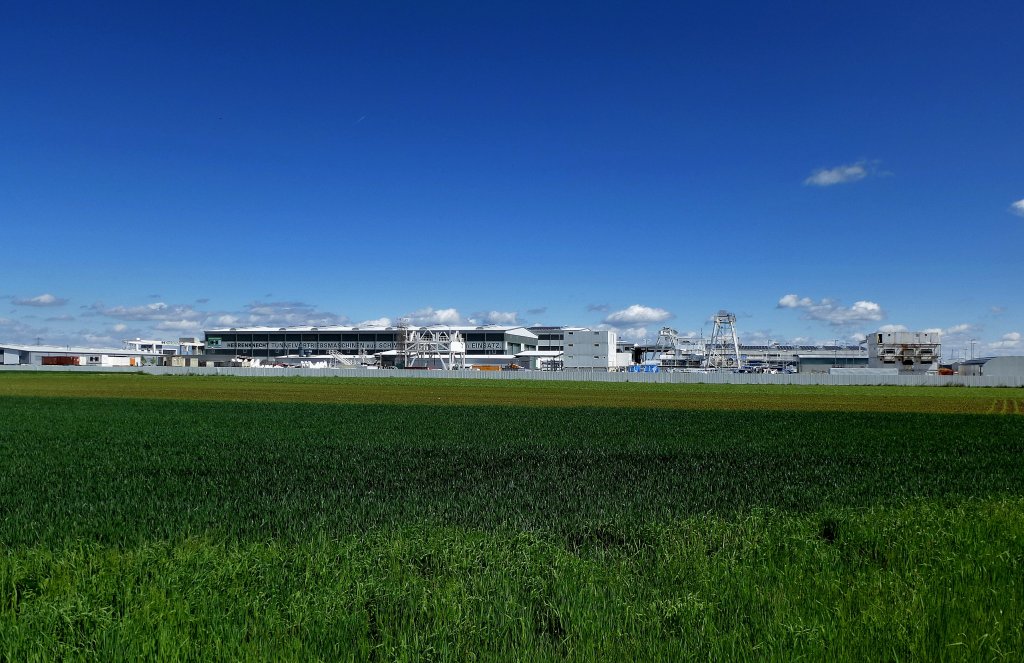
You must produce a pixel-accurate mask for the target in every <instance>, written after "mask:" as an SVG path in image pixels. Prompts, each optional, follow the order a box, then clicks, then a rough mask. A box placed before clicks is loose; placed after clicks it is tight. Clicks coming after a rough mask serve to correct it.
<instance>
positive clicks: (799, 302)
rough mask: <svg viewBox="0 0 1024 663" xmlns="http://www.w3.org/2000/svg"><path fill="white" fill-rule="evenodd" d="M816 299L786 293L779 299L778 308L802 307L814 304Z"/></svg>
mask: <svg viewBox="0 0 1024 663" xmlns="http://www.w3.org/2000/svg"><path fill="white" fill-rule="evenodd" d="M813 304H814V301H812V300H811V298H810V297H797V296H796V295H785V296H784V297H783V298H782V299H780V300H779V303H778V304H777V305H776V308H801V307H808V306H812V305H813Z"/></svg>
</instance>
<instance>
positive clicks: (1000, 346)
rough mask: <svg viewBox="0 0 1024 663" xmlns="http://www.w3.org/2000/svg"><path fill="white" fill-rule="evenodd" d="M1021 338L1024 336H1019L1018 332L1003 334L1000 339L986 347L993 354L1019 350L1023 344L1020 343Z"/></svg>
mask: <svg viewBox="0 0 1024 663" xmlns="http://www.w3.org/2000/svg"><path fill="white" fill-rule="evenodd" d="M1022 338H1024V336H1021V333H1020V332H1009V333H1008V334H1003V336H1002V338H1001V339H999V340H998V341H995V342H993V343H989V345H988V347H989V349H990V350H992V351H993V352H1001V351H1005V350H1019V349H1020V348H1022V347H1024V343H1022V342H1021V339H1022Z"/></svg>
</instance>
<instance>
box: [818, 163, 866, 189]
mask: <svg viewBox="0 0 1024 663" xmlns="http://www.w3.org/2000/svg"><path fill="white" fill-rule="evenodd" d="M872 166H873V164H872V163H869V162H867V161H863V160H862V161H858V162H856V163H848V164H843V165H840V166H835V167H833V168H819V169H818V170H816V171H814V172H813V173H811V174H810V176H808V177H807V179H805V180H804V186H833V185H836V184H846V183H848V182H856V181H858V180H862V179H864V178H865V177H867V176H868V175H870V174H871V173H872V169H873V168H872Z"/></svg>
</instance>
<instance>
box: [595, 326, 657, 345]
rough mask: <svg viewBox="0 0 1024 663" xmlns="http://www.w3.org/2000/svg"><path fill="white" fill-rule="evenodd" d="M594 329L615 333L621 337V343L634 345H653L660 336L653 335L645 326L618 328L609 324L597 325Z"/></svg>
mask: <svg viewBox="0 0 1024 663" xmlns="http://www.w3.org/2000/svg"><path fill="white" fill-rule="evenodd" d="M593 329H597V330H602V331H613V332H615V333H616V334H618V335H619V340H620V341H631V342H633V343H651V342H653V341H654V340H655V339H656V338H657V336H658V334H657V333H656V332H655V333H653V335H652V332H651V330H650V329H648V328H647V327H645V326H636V327H617V326H615V325H609V324H604V323H602V324H599V325H595V326H594V327H593Z"/></svg>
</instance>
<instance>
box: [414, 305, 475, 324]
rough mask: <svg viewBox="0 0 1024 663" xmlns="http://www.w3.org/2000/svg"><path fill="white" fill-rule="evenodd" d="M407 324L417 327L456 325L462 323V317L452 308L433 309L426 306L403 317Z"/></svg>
mask: <svg viewBox="0 0 1024 663" xmlns="http://www.w3.org/2000/svg"><path fill="white" fill-rule="evenodd" d="M405 317H406V318H409V322H411V323H412V324H413V325H416V326H417V327H422V326H429V325H457V324H460V323H461V322H462V316H461V315H459V312H458V311H457V310H456V309H454V308H442V309H434V308H433V307H430V306H427V307H425V308H421V309H419V310H416V311H413V312H412V313H409V314H408V315H406V316H405Z"/></svg>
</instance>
